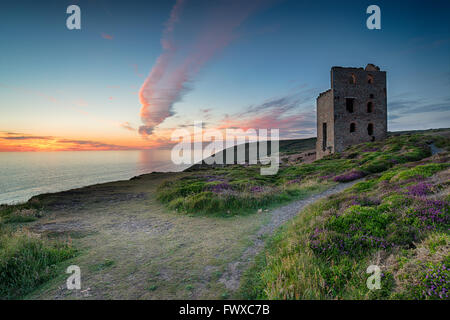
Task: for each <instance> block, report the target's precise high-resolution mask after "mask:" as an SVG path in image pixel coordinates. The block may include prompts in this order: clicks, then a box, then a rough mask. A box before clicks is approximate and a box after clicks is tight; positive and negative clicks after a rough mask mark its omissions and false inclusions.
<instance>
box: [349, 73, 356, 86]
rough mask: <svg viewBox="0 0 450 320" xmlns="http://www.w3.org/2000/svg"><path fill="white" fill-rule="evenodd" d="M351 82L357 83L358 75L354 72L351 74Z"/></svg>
mask: <svg viewBox="0 0 450 320" xmlns="http://www.w3.org/2000/svg"><path fill="white" fill-rule="evenodd" d="M349 81H350V84H355V83H356V76H355V75H354V74H353V73H352V75H351V76H350V80H349Z"/></svg>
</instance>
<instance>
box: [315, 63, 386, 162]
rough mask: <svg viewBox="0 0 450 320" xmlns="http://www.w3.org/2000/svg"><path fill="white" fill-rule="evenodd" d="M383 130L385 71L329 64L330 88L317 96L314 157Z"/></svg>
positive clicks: (371, 137) (371, 138)
mask: <svg viewBox="0 0 450 320" xmlns="http://www.w3.org/2000/svg"><path fill="white" fill-rule="evenodd" d="M386 133H387V97H386V71H380V68H379V67H377V66H375V65H373V64H368V65H367V66H366V68H365V69H363V68H344V67H332V68H331V89H329V90H327V91H325V92H322V93H321V94H320V95H319V97H317V145H316V158H317V159H320V158H322V157H323V156H326V155H329V154H332V153H334V152H341V151H343V150H344V149H345V148H346V147H348V146H350V145H352V144H357V143H362V142H368V141H375V140H377V139H384V138H385V137H386Z"/></svg>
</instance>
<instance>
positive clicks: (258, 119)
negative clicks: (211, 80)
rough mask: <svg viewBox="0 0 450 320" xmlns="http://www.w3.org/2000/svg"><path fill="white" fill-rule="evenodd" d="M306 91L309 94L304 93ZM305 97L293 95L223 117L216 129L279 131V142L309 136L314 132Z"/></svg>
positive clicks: (312, 114) (313, 115) (312, 115)
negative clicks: (280, 139) (283, 139)
mask: <svg viewBox="0 0 450 320" xmlns="http://www.w3.org/2000/svg"><path fill="white" fill-rule="evenodd" d="M308 91H309V90H308ZM312 103H313V102H312V97H311V96H310V95H309V94H305V92H303V93H293V94H288V95H286V96H283V97H276V98H272V99H268V100H267V101H265V102H263V103H261V104H257V105H252V106H249V107H247V108H246V109H245V110H244V111H242V112H239V113H236V114H232V115H226V117H225V119H223V120H222V121H221V123H220V124H219V129H226V128H242V129H244V130H247V129H249V128H254V129H272V128H273V129H279V130H280V137H282V138H298V137H305V135H308V136H311V135H314V134H315V131H316V113H315V110H314V106H313V104H312Z"/></svg>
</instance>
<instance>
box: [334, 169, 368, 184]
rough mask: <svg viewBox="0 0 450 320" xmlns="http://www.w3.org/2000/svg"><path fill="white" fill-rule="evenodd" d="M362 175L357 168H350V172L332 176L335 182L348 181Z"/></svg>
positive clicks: (359, 177)
mask: <svg viewBox="0 0 450 320" xmlns="http://www.w3.org/2000/svg"><path fill="white" fill-rule="evenodd" d="M364 176H365V174H364V172H362V171H359V170H352V171H350V172H347V173H344V174H341V175H339V176H336V177H334V179H333V180H334V181H336V182H348V181H353V180H356V179H361V178H362V177H364Z"/></svg>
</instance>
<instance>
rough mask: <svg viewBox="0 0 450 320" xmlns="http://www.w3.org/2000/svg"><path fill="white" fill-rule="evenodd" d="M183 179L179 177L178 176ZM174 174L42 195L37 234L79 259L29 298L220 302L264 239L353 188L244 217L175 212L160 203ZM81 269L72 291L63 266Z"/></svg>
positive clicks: (35, 226) (231, 290)
mask: <svg viewBox="0 0 450 320" xmlns="http://www.w3.org/2000/svg"><path fill="white" fill-rule="evenodd" d="M181 174H182V173H181ZM178 175H180V173H177V174H175V173H174V174H149V175H145V176H142V177H140V178H138V179H133V180H129V181H118V182H112V183H105V184H99V185H94V186H89V187H85V188H81V189H76V190H70V191H67V192H61V193H57V194H53V195H48V196H45V197H44V201H45V202H46V203H47V206H46V208H47V210H46V212H45V215H44V216H43V217H42V218H40V219H39V220H37V221H36V222H33V223H31V224H29V225H28V228H29V229H31V230H32V231H33V232H37V233H44V234H47V235H48V236H51V237H60V238H62V239H68V238H69V237H70V238H69V239H70V241H72V242H73V244H74V246H75V247H76V248H78V249H79V250H80V254H79V255H78V256H77V257H75V258H73V259H71V260H70V261H67V262H66V263H65V265H63V266H61V268H60V271H59V273H58V276H57V277H56V278H55V279H53V280H51V281H49V282H48V283H46V284H45V285H43V286H42V287H41V288H39V289H38V290H36V291H35V292H33V293H32V294H30V295H29V296H28V297H27V298H29V299H220V298H226V297H230V296H231V297H232V295H233V293H234V291H235V290H236V289H237V288H238V286H239V280H240V277H241V273H242V271H243V270H244V269H245V267H247V266H248V263H249V262H250V261H251V259H252V258H253V257H254V255H255V254H256V253H257V252H258V251H259V250H261V248H262V247H263V245H264V242H263V239H262V237H263V236H264V235H268V234H270V233H272V232H273V231H274V230H275V229H276V228H277V227H279V226H280V225H281V224H283V223H284V222H286V221H288V220H289V219H291V218H292V217H294V216H295V215H296V214H297V213H298V212H299V211H300V209H301V208H303V207H304V206H305V205H307V204H309V203H311V202H314V201H316V200H318V199H320V198H322V197H326V196H328V195H330V194H333V193H336V192H339V191H341V190H343V189H344V188H346V187H348V186H350V185H352V184H354V183H355V182H352V183H347V184H339V185H337V186H335V187H333V188H331V189H329V190H328V191H325V192H322V193H320V194H318V195H316V196H312V197H308V198H307V199H304V200H301V201H296V202H292V203H290V204H288V205H286V206H283V207H280V208H278V209H273V210H271V211H268V212H267V211H263V212H262V213H255V214H251V215H244V216H232V217H228V218H224V217H206V216H196V215H186V214H178V213H176V212H172V211H169V210H167V209H166V208H165V207H164V206H163V205H161V203H160V202H159V201H157V200H156V188H157V186H158V185H159V184H160V183H161V182H162V181H164V180H165V179H168V178H170V177H172V176H178ZM68 265H77V266H79V267H80V268H81V275H82V278H81V283H82V288H81V290H67V288H66V280H67V277H68V275H67V274H66V273H65V268H66V267H67V266H68Z"/></svg>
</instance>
